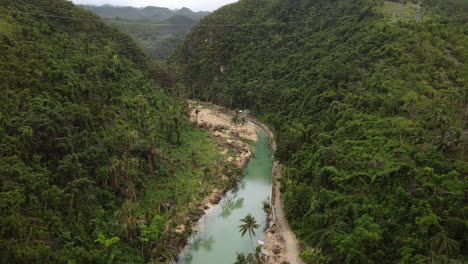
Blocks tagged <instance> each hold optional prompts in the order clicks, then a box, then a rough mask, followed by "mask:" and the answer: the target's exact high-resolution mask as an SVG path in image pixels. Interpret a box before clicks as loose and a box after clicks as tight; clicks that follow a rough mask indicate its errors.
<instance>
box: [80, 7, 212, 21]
mask: <svg viewBox="0 0 468 264" xmlns="http://www.w3.org/2000/svg"><path fill="white" fill-rule="evenodd" d="M80 6H81V7H82V8H85V9H88V10H90V11H92V12H93V13H95V14H97V15H99V16H102V17H111V18H117V17H118V18H123V19H152V20H167V19H170V18H171V17H173V16H185V17H188V18H190V19H193V20H200V19H201V18H203V17H205V16H206V15H208V14H210V12H208V11H199V12H194V11H192V10H190V9H189V8H187V7H183V8H181V9H178V10H171V9H169V8H167V7H156V6H147V7H142V8H139V7H131V6H113V5H102V6H96V5H80Z"/></svg>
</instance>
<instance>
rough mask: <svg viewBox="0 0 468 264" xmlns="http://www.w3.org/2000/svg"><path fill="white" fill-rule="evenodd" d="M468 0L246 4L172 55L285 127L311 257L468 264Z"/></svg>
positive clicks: (218, 15)
mask: <svg viewBox="0 0 468 264" xmlns="http://www.w3.org/2000/svg"><path fill="white" fill-rule="evenodd" d="M467 5H468V2H466V1H464V0H450V1H442V0H427V1H395V2H387V1H385V2H384V1H380V0H361V1H354V0H338V1H329V0H255V1H253V0H241V1H239V2H238V3H235V4H231V5H228V6H226V7H223V8H221V9H219V10H217V11H215V12H214V13H213V14H211V15H209V16H207V17H206V18H205V19H203V20H202V21H201V22H200V24H201V25H206V26H204V27H196V28H194V30H193V31H192V33H191V34H190V35H189V36H188V38H187V39H186V40H185V43H184V46H183V47H182V48H180V49H179V50H178V51H177V53H176V54H175V55H174V56H173V57H172V61H175V62H178V63H180V64H182V65H183V79H184V80H183V81H184V83H185V85H186V86H187V87H193V89H192V97H194V98H198V99H202V100H206V101H213V102H215V103H218V104H223V105H225V106H228V107H232V108H240V109H251V110H252V111H253V114H255V115H256V116H257V117H259V118H261V119H262V120H263V121H265V122H266V123H268V124H269V125H270V126H271V127H272V128H274V130H275V133H276V137H277V142H278V144H279V148H278V151H277V153H276V157H277V158H279V159H280V161H281V162H282V163H283V179H282V181H283V190H282V191H283V197H284V201H285V210H286V213H287V216H288V218H289V221H290V223H291V225H292V227H293V229H294V230H295V232H296V233H297V234H298V235H299V237H300V238H302V239H303V240H304V241H305V242H306V243H307V245H308V246H310V247H311V248H314V249H316V251H314V252H315V253H313V252H311V251H309V252H305V253H303V256H304V258H305V259H306V261H307V262H308V263H318V262H314V261H313V259H318V258H319V256H317V255H320V254H323V255H324V257H322V258H320V259H321V261H322V262H324V263H325V262H330V263H466V261H468V259H467V256H468V255H467V252H468V243H467V242H468V241H467V239H468V235H467V234H468V229H467V224H468V218H467V216H468V179H467V177H468V152H467V151H466V150H467V147H468V125H467V120H468V107H467V105H468V65H467V64H468V26H467V24H466V22H467V14H468V12H466V10H467ZM220 24H222V25H226V26H222V27H220V26H213V27H210V26H208V25H220ZM320 252H321V253H320Z"/></svg>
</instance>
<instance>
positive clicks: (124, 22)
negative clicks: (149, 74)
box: [80, 5, 210, 61]
mask: <svg viewBox="0 0 468 264" xmlns="http://www.w3.org/2000/svg"><path fill="white" fill-rule="evenodd" d="M80 7H82V8H85V9H87V10H90V11H92V12H93V13H95V14H97V15H99V16H101V17H102V18H104V19H106V20H108V22H111V23H114V24H115V25H116V26H117V27H119V28H120V29H122V30H123V31H125V32H126V33H128V34H129V35H130V36H131V37H132V38H133V39H134V40H135V41H136V42H137V43H138V44H139V45H140V46H141V47H142V48H143V50H145V51H146V53H148V55H149V56H150V57H151V58H153V59H156V60H160V61H161V60H165V59H166V58H168V57H169V56H170V55H171V54H172V53H173V52H174V50H175V49H176V48H177V47H178V46H180V45H181V44H182V42H183V39H184V38H185V36H186V35H187V34H188V33H189V32H190V30H191V29H192V26H193V25H195V24H196V23H197V22H198V21H199V20H200V19H202V18H203V17H205V16H206V15H208V14H210V12H208V11H200V12H194V11H192V10H190V9H189V8H186V7H184V8H181V9H177V10H171V9H169V8H165V7H156V6H147V7H144V8H137V7H130V6H126V7H123V6H112V5H102V6H95V5H80Z"/></svg>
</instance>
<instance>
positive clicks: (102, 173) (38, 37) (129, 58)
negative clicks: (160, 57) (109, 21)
mask: <svg viewBox="0 0 468 264" xmlns="http://www.w3.org/2000/svg"><path fill="white" fill-rule="evenodd" d="M67 17H72V18H73V19H69V18H67ZM96 20H99V17H98V16H97V15H94V14H92V13H91V12H89V11H86V10H84V9H82V8H79V7H76V6H74V5H73V4H71V3H70V2H69V1H66V0H0V80H1V81H0V263H148V262H153V263H161V262H163V261H165V260H168V259H171V258H173V257H174V255H175V254H176V253H177V252H176V251H175V247H177V246H180V243H183V239H184V237H186V236H187V235H188V234H190V230H189V229H187V230H186V231H185V232H183V233H180V232H179V233H175V232H174V229H175V226H177V225H179V224H180V221H184V222H185V221H187V220H186V219H182V218H181V219H178V218H177V217H175V214H178V213H179V212H180V211H181V210H186V213H189V214H190V216H191V217H193V216H195V218H196V214H197V212H196V211H190V210H189V209H190V208H191V207H190V208H189V206H188V205H194V204H195V203H194V202H193V200H192V199H195V200H196V199H197V197H198V196H199V187H198V186H199V185H200V183H199V182H200V181H201V178H202V176H203V175H205V176H204V177H206V174H207V172H206V169H205V171H204V170H203V168H202V167H201V165H202V164H205V163H207V162H213V160H216V158H213V157H211V156H209V155H212V153H210V152H209V150H208V148H209V146H211V145H210V144H212V142H211V141H209V140H210V139H208V137H207V134H205V133H204V132H202V131H201V130H196V129H194V128H192V126H191V124H189V122H188V120H187V118H186V109H185V106H184V105H183V104H182V103H181V102H180V101H179V100H177V99H176V98H173V97H169V96H168V95H166V93H165V92H164V91H163V89H162V87H167V82H170V81H171V77H170V76H169V75H168V72H165V71H163V70H161V69H158V68H157V67H155V66H154V65H153V64H152V62H151V60H150V59H149V58H148V57H147V56H146V55H145V54H144V53H143V52H142V51H141V50H140V49H139V48H138V47H137V46H136V44H135V43H134V42H133V40H132V39H131V38H130V37H129V36H127V35H125V34H123V33H121V32H120V31H118V30H116V29H114V28H111V27H109V26H108V25H106V24H105V23H102V22H96ZM156 76H159V77H157V78H156ZM158 83H161V84H158ZM216 154H217V156H219V155H218V153H216ZM197 164H198V165H197ZM208 172H209V171H208ZM204 188H207V187H204ZM181 190H183V192H182V191H181ZM169 220H170V221H169ZM168 221H169V222H168ZM184 222H182V223H184ZM166 223H167V224H166ZM169 223H171V224H169ZM165 224H166V225H167V226H165Z"/></svg>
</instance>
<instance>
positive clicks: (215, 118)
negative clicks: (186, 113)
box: [188, 101, 258, 141]
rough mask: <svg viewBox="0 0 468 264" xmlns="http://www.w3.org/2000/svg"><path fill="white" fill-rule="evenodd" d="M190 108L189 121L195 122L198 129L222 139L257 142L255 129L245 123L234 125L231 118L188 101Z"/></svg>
mask: <svg viewBox="0 0 468 264" xmlns="http://www.w3.org/2000/svg"><path fill="white" fill-rule="evenodd" d="M188 104H189V107H190V120H191V121H192V122H197V124H198V126H199V127H203V128H206V129H208V130H210V131H211V132H212V133H213V135H214V136H216V137H223V138H241V139H246V140H251V141H257V140H258V136H257V128H256V127H255V126H254V125H253V124H252V123H249V122H247V123H246V124H244V125H234V124H233V123H232V122H231V117H230V116H228V115H226V114H224V113H222V112H221V111H218V110H216V109H215V108H209V107H207V106H205V105H204V104H198V103H197V102H195V101H188Z"/></svg>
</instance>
